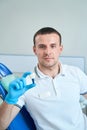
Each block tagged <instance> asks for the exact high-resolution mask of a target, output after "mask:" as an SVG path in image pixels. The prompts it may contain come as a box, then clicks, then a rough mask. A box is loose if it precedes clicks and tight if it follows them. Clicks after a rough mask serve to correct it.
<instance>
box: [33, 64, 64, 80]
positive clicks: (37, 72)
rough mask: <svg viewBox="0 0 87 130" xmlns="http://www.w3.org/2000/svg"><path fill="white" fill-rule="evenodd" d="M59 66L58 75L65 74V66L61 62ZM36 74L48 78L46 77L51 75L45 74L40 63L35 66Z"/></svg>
mask: <svg viewBox="0 0 87 130" xmlns="http://www.w3.org/2000/svg"><path fill="white" fill-rule="evenodd" d="M59 66H60V72H59V73H58V75H61V76H65V71H64V68H63V64H61V63H59ZM34 71H35V73H36V75H37V76H38V77H39V78H46V77H49V76H48V75H45V74H43V73H42V72H41V71H40V69H39V68H38V65H37V66H36V67H35V69H34Z"/></svg>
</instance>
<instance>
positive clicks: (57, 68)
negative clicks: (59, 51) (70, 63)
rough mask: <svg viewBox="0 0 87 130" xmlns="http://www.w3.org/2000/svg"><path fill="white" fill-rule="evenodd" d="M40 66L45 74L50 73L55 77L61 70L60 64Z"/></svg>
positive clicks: (49, 74)
mask: <svg viewBox="0 0 87 130" xmlns="http://www.w3.org/2000/svg"><path fill="white" fill-rule="evenodd" d="M38 67H39V69H40V71H41V72H42V73H43V74H45V75H48V76H50V77H52V78H54V77H55V76H56V75H57V74H58V73H59V72H60V64H57V65H55V66H52V67H44V66H40V65H38Z"/></svg>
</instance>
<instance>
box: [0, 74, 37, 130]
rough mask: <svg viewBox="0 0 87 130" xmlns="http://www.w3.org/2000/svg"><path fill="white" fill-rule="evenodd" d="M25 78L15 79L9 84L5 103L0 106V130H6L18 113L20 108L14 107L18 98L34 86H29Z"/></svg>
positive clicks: (32, 84)
mask: <svg viewBox="0 0 87 130" xmlns="http://www.w3.org/2000/svg"><path fill="white" fill-rule="evenodd" d="M25 78H26V76H25V77H22V78H17V79H15V80H14V81H12V82H11V83H10V84H9V89H8V94H7V95H6V98H5V101H4V102H3V103H2V104H1V105H0V130H4V129H6V128H7V127H8V126H9V124H10V123H11V121H12V120H13V119H14V117H15V116H16V115H17V114H18V112H19V111H20V108H18V107H17V106H16V104H17V102H18V98H19V97H20V96H21V95H23V94H24V93H25V92H26V91H27V90H28V89H30V88H32V87H34V86H35V84H34V83H32V82H31V84H30V82H29V80H27V81H26V79H25Z"/></svg>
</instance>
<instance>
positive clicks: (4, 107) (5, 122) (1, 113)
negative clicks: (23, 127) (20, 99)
mask: <svg viewBox="0 0 87 130" xmlns="http://www.w3.org/2000/svg"><path fill="white" fill-rule="evenodd" d="M19 111H20V108H18V107H17V106H15V105H12V104H7V103H6V102H3V103H2V104H1V105H0V130H5V129H6V128H7V127H8V126H9V124H10V123H11V121H12V120H13V118H14V117H15V116H16V115H17V114H18V112H19Z"/></svg>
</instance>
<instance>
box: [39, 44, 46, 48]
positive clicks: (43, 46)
mask: <svg viewBox="0 0 87 130" xmlns="http://www.w3.org/2000/svg"><path fill="white" fill-rule="evenodd" d="M38 47H39V48H42V49H44V48H46V46H45V45H43V44H40V45H39V46H38Z"/></svg>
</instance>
